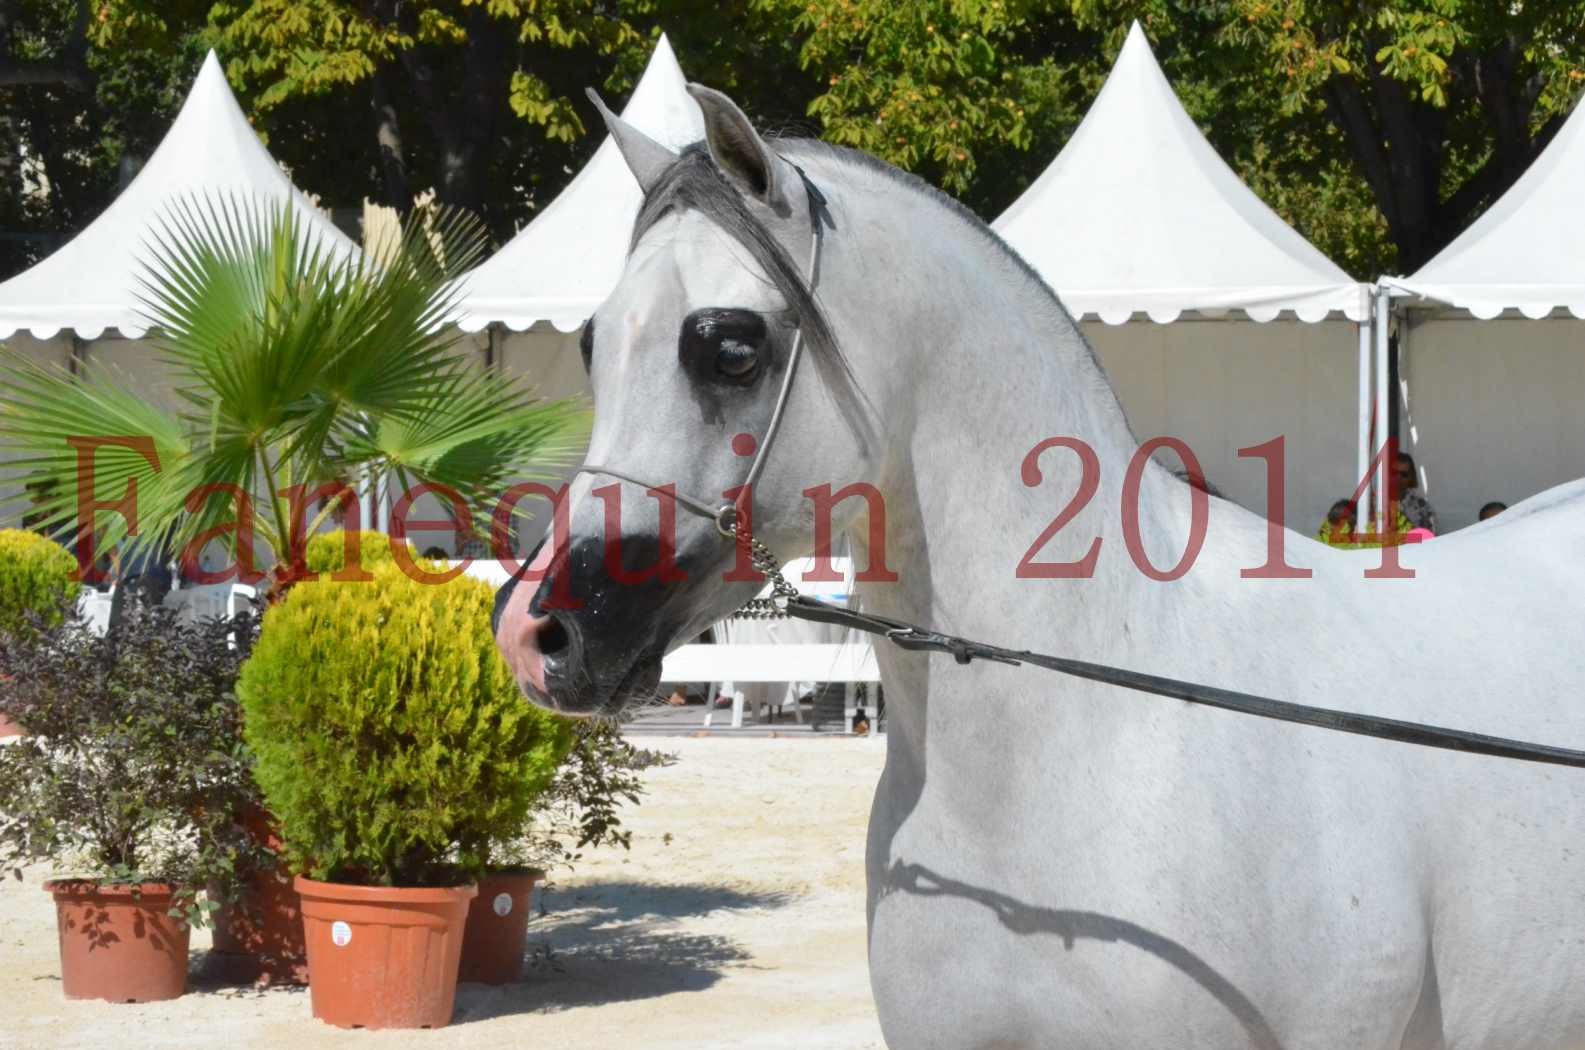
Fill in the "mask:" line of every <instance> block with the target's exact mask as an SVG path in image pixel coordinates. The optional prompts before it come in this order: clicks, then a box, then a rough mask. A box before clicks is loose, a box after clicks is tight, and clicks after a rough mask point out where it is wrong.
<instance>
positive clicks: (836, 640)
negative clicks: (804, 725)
mask: <svg viewBox="0 0 1585 1050" xmlns="http://www.w3.org/2000/svg"><path fill="white" fill-rule="evenodd" d="M814 563H815V560H814V559H813V558H812V557H811V558H799V559H796V560H794V561H791V562H788V563H787V566H786V567H785V568H784V569H783V575H784V576H786V577H787V580H788V582H789V583H791V584H792V585H793V586H794V587H796V588H798V591H799V593H800V594H804V595H808V596H810V597H815V598H819V599H821V600H822V601H827V602H831V603H832V604H835V605H842V606H844V607H851V606H852V605H853V604H854V602H855V599H854V596H853V593H852V591H853V576H854V571H855V570H854V567H853V560H852V559H851V558H847V557H834V558H832V559H831V564H832V568H833V569H834V570H835V572H836V575H837V576H839V577H840V579H838V580H829V581H827V580H805V579H804V574H805V572H806V571H808V570H810V569H812V568H813V567H814ZM760 593H761V596H764V595H768V594H769V593H770V587H769V585H768V584H767V585H766V588H765V590H763V591H761V592H760ZM715 636H716V643H717V644H714V645H698V644H696V645H684V646H682V647H680V648H678V649H676V650H674V651H673V652H672V653H671V654H669V655H668V656H667V657H666V662H665V663H664V664H663V665H662V668H661V680H662V681H665V682H710V683H711V686H710V690H709V696H708V697H707V698H706V703H707V705H708V706H707V707H706V710H705V717H704V725H705V727H706V728H708V727H709V726H711V725H712V724H713V723H714V720H715V697H716V695H717V693H718V692H719V693H721V694H724V695H726V696H730V697H731V698H732V728H734V729H737V728H740V727H741V726H742V725H743V709H744V706H745V702H746V696H745V694H744V692H743V690H741V689H739V688H738V687H739V686H740V685H747V684H758V683H780V682H785V683H787V687H786V693H785V694H784V696H783V697H782V699H781V702H780V703H779V704H777V705H776V706H777V707H785V706H786V705H787V704H789V703H791V704H792V706H793V713H794V718H795V719H796V720H797V721H798V722H800V723H801V722H802V721H803V713H802V711H801V710H800V708H799V706H798V697H799V693H800V692H801V686H802V685H803V683H819V682H842V683H844V685H845V686H846V687H847V688H846V696H845V699H844V702H843V720H844V725H845V729H846V731H847V732H850V733H851V732H852V731H853V719H854V716H855V715H856V714H857V712H858V709H859V705H858V702H857V693H858V690H857V686H858V684H859V683H879V681H880V672H879V669H878V668H877V665H876V663H875V654H874V649H873V647H872V645H871V644H870V641H869V639H868V637H867V636H865V635H863V634H861V633H859V632H857V631H847V630H843V629H842V628H834V627H830V626H827V625H824V624H810V623H807V622H805V621H790V620H773V621H757V620H740V619H730V620H726V621H724V622H722V623H720V624H717V625H716V627H715ZM871 696H872V697H873V693H872V694H871ZM757 706H761V708H763V705H757ZM864 708H865V710H866V711H867V712H868V713H869V715H870V724H871V725H875V724H877V719H876V717H875V715H876V704H875V701H874V700H873V699H870V700H869V701H868V702H867V703H865V705H864ZM762 713H763V709H761V710H760V711H757V712H756V717H758V716H759V715H761V714H762Z"/></svg>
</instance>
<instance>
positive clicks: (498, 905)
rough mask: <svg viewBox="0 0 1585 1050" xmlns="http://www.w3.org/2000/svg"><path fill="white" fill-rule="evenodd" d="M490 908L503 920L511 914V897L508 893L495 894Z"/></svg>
mask: <svg viewBox="0 0 1585 1050" xmlns="http://www.w3.org/2000/svg"><path fill="white" fill-rule="evenodd" d="M490 906H491V907H492V908H494V909H495V914H497V915H500V916H502V917H503V918H504V917H505V916H507V915H510V914H512V895H511V894H510V893H497V894H496V895H495V900H494V901H493V902H492V903H491V905H490Z"/></svg>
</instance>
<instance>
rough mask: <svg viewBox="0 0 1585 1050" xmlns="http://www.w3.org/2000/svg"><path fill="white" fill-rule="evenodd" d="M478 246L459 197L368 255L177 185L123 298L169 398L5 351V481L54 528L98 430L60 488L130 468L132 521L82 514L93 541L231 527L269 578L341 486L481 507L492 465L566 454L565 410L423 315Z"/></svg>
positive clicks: (96, 369) (517, 471)
mask: <svg viewBox="0 0 1585 1050" xmlns="http://www.w3.org/2000/svg"><path fill="white" fill-rule="evenodd" d="M483 245H484V238H483V236H482V234H481V232H480V228H479V227H478V225H477V224H476V223H474V222H473V221H472V220H470V219H468V218H466V217H465V216H464V215H463V214H462V213H459V212H446V211H434V212H429V213H427V214H423V215H422V216H421V217H419V218H416V219H415V220H413V221H409V222H408V223H407V224H406V226H405V228H404V229H403V230H402V232H401V235H400V236H397V237H392V238H388V239H386V241H385V242H384V243H383V245H382V248H381V250H379V251H378V252H377V257H374V256H370V255H366V254H354V255H352V256H351V257H347V256H346V255H345V254H344V253H337V252H335V251H333V250H331V249H329V248H327V246H326V245H325V244H324V243H323V242H322V241H321V240H319V239H317V238H314V237H313V236H312V235H311V234H310V233H309V232H308V231H307V230H306V229H305V228H304V226H303V225H302V222H301V220H300V219H299V218H298V216H297V214H296V213H295V212H294V210H293V209H292V208H290V207H289V206H287V205H285V204H284V203H282V204H278V205H273V206H261V205H254V204H249V203H245V202H241V201H238V200H234V199H228V200H221V201H218V202H217V201H213V200H203V201H197V200H188V201H184V202H181V203H180V204H178V205H176V206H173V207H172V208H171V210H170V211H169V213H168V216H167V219H166V220H165V221H164V222H163V223H162V225H161V228H160V229H159V230H158V231H157V232H156V234H155V236H154V237H153V239H152V241H151V243H150V246H149V249H150V250H149V258H148V260H147V262H146V263H145V267H144V271H145V272H144V278H143V284H144V292H143V296H142V300H143V310H144V313H145V314H146V316H147V317H148V320H149V322H150V323H151V325H152V326H154V329H155V331H156V332H157V333H158V334H157V336H156V340H157V347H158V350H157V353H158V355H159V357H160V358H161V360H162V362H163V363H164V365H165V366H166V370H167V372H168V373H169V374H170V375H171V376H172V377H173V378H174V386H175V390H176V394H177V396H178V398H179V399H180V402H181V405H182V406H183V407H182V408H181V409H180V410H178V411H176V412H174V413H173V412H171V411H169V410H167V409H165V408H162V407H160V406H158V405H157V404H155V403H154V402H152V401H150V400H148V399H147V398H145V397H142V396H139V395H138V394H137V393H135V392H134V391H133V390H132V389H131V384H129V383H128V380H127V377H125V376H123V375H121V374H120V373H118V372H117V371H116V370H115V369H113V368H111V367H108V366H105V365H102V364H94V363H89V364H88V366H87V367H86V368H85V369H84V370H83V371H82V374H80V375H75V376H74V375H70V374H68V373H67V372H66V371H64V370H62V369H58V368H51V367H44V366H40V365H37V364H35V363H32V362H30V361H28V360H27V359H25V358H23V357H21V356H20V355H16V354H12V353H9V352H7V353H5V354H4V355H3V356H0V451H3V452H6V453H9V458H10V459H11V462H10V463H9V464H8V468H9V469H10V471H12V472H13V473H14V474H15V475H20V477H13V478H12V479H11V480H13V481H17V480H22V481H27V482H31V483H33V484H32V492H33V493H34V499H35V500H36V506H34V507H33V511H34V514H35V516H36V519H37V520H38V521H39V522H40V523H41V525H40V527H41V528H42V529H43V530H44V531H53V532H56V533H58V534H64V535H75V534H76V533H77V531H78V530H79V528H81V527H82V525H83V524H84V523H79V522H78V521H77V508H78V498H79V489H80V487H84V486H80V480H79V476H78V469H79V452H80V448H81V446H82V444H83V442H82V439H83V438H85V437H86V438H89V439H99V440H97V441H95V444H97V446H98V447H97V448H95V449H94V456H93V466H94V471H93V475H92V479H91V485H92V488H93V491H92V492H83V493H82V494H83V495H85V496H88V497H90V498H92V499H94V500H98V501H113V500H119V499H121V498H122V497H123V495H125V494H126V493H127V492H128V491H129V489H128V485H129V484H133V485H135V486H136V488H135V492H136V497H137V503H136V511H137V533H136V535H133V534H132V533H131V531H130V529H129V522H128V521H127V520H126V518H125V517H123V516H121V515H117V514H104V515H101V516H100V520H99V521H97V522H95V523H92V527H95V528H96V529H97V532H96V537H97V539H98V543H99V545H100V546H101V547H102V548H103V549H110V548H112V547H117V546H118V545H119V550H120V551H121V553H122V555H123V556H125V555H126V554H129V553H136V552H137V551H138V550H140V549H142V548H145V547H149V546H151V545H155V546H158V547H159V548H161V549H169V550H178V551H179V550H184V549H187V548H188V545H189V544H192V543H194V542H195V541H200V542H201V541H202V540H204V539H205V538H210V537H212V538H219V539H222V540H224V541H225V542H226V543H227V545H228V546H229V547H230V549H231V550H232V551H233V553H237V552H238V547H239V537H241V536H242V535H243V534H244V533H245V531H247V529H251V531H252V532H253V533H254V543H255V544H256V545H257V546H258V547H262V548H264V551H263V552H261V553H265V554H266V555H267V556H268V557H271V558H273V561H274V568H273V570H272V577H273V583H274V585H275V586H276V587H277V588H279V587H281V586H284V585H286V584H289V583H290V581H291V580H292V578H293V575H294V572H293V566H299V565H300V550H301V546H302V544H303V542H304V541H305V539H306V536H308V535H311V534H312V533H313V532H315V531H316V530H317V529H318V528H319V526H320V525H322V524H323V523H324V521H325V520H326V518H328V517H329V516H330V515H331V514H332V513H334V512H335V510H336V509H337V507H338V505H340V504H341V503H342V498H341V497H339V496H333V495H332V493H335V492H336V491H337V486H338V485H341V484H359V483H363V484H370V483H379V482H380V481H381V480H382V479H383V480H385V481H387V482H389V483H391V484H394V485H395V486H398V487H400V488H406V487H408V486H411V485H412V484H414V483H415V482H428V483H431V484H435V485H444V486H447V487H449V488H450V489H452V490H454V491H455V492H456V493H458V494H459V495H460V497H461V499H462V500H463V502H464V504H465V505H466V506H467V507H468V509H469V511H470V513H472V514H473V515H474V520H475V521H476V522H482V521H487V520H488V509H489V505H490V502H491V500H492V499H494V498H495V497H496V496H497V495H498V493H499V491H500V488H501V487H502V486H503V485H504V484H505V483H506V482H507V481H508V480H509V479H511V478H514V477H530V478H532V477H536V476H540V477H543V476H544V473H543V472H544V471H545V468H547V467H551V466H553V465H556V464H559V463H562V462H565V461H566V460H567V458H568V457H569V456H570V455H571V454H572V453H573V452H574V451H575V450H576V448H577V447H578V445H579V443H580V442H581V440H582V438H583V437H584V434H585V432H586V427H587V411H586V410H585V408H584V407H583V406H582V405H581V404H579V403H578V402H577V401H574V400H568V401H555V402H544V401H540V400H538V399H537V398H535V397H534V395H533V394H532V392H531V391H530V390H529V389H528V388H527V387H525V386H524V385H522V384H521V383H519V382H516V381H514V380H511V379H509V378H507V377H505V376H503V375H502V374H500V373H498V372H495V371H491V370H485V369H479V368H476V367H472V366H470V364H469V363H468V361H467V359H466V357H465V356H462V355H459V354H458V352H457V348H456V345H455V344H456V341H457V339H458V336H457V334H456V333H455V329H452V330H451V331H449V332H448V331H447V330H446V326H445V325H444V321H445V319H446V318H447V316H448V315H449V313H450V311H451V309H452V307H453V305H454V296H455V292H454V291H453V290H452V289H454V287H455V285H454V283H453V282H452V278H453V277H454V276H455V275H457V274H458V273H460V272H462V271H463V270H465V269H467V268H468V267H469V266H471V265H472V264H473V263H475V262H476V261H477V260H478V257H479V255H480V253H481V251H482V248H483ZM106 438H112V439H116V441H115V443H108V442H105V441H103V439H106ZM128 439H135V440H128ZM83 480H84V481H86V480H87V479H83ZM327 486H328V487H327ZM343 491H345V490H343ZM315 492H318V493H319V494H320V498H318V499H317V500H316V499H312V498H311V496H312V494H313V493H315ZM39 493H43V494H44V495H43V496H42V497H40V496H39V495H37V494H39ZM247 519H251V522H249V521H248V520H247ZM239 523H241V524H243V525H244V526H246V527H247V528H245V529H243V530H239V529H238V527H237V526H238V524H239ZM252 553H253V552H252V551H247V552H243V553H242V554H241V555H240V557H243V558H247V557H250V556H251V555H252ZM243 564H245V565H246V564H247V562H245V561H244V563H243Z"/></svg>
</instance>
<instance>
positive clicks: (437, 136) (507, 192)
mask: <svg viewBox="0 0 1585 1050" xmlns="http://www.w3.org/2000/svg"><path fill="white" fill-rule="evenodd" d="M211 18H212V20H213V21H214V22H215V24H216V25H217V26H220V27H222V44H223V47H224V48H225V53H226V55H227V57H228V59H229V72H230V75H231V77H232V79H233V81H234V82H235V83H237V84H239V85H241V86H242V87H243V88H244V89H245V90H246V91H247V92H248V93H249V94H251V95H252V97H253V107H254V112H255V114H256V116H257V117H258V118H259V119H260V120H261V122H263V123H265V124H267V125H268V124H270V123H271V122H272V121H273V120H274V119H275V117H276V116H277V115H278V114H280V115H283V116H289V112H290V110H291V109H292V108H294V107H300V104H301V103H303V102H305V101H307V100H314V101H316V102H317V103H318V104H317V105H314V106H312V107H311V108H310V109H309V111H310V112H312V113H313V114H315V115H318V114H322V113H325V112H326V111H328V110H330V109H332V108H335V107H345V108H349V109H352V110H354V111H356V112H359V113H361V114H363V119H362V120H360V121H359V122H358V123H359V124H361V126H362V133H361V134H359V135H357V136H356V137H354V138H352V139H351V140H350V141H349V142H348V143H347V144H346V146H350V148H351V151H352V154H351V155H352V156H354V157H358V158H360V159H361V162H362V163H363V164H364V165H365V167H366V170H365V172H362V173H360V174H361V175H362V177H361V178H360V179H359V182H360V183H361V184H362V185H363V186H365V187H371V188H372V186H373V185H378V186H380V187H381V189H382V192H380V193H379V194H378V196H379V197H380V198H381V199H383V200H384V202H385V203H387V204H390V205H392V206H395V207H397V208H400V209H404V210H405V209H406V208H407V207H408V206H409V205H410V204H411V202H412V199H413V196H414V193H415V192H418V191H422V190H425V189H428V188H434V189H435V190H436V192H437V193H438V194H439V199H440V200H441V201H442V202H444V203H446V204H451V205H456V206H459V207H463V208H467V209H468V210H470V211H472V212H474V213H475V214H477V215H480V216H481V217H483V218H484V220H485V221H486V222H487V223H488V224H489V225H490V226H491V228H492V230H494V232H495V233H496V234H497V235H498V236H500V237H504V236H506V235H507V234H509V233H510V232H511V229H512V227H513V225H514V224H515V223H517V222H520V221H521V220H522V219H523V218H524V217H525V212H526V209H525V207H524V205H525V203H527V201H528V200H538V201H541V202H542V201H543V200H548V199H549V196H550V195H551V193H553V192H554V190H555V189H559V188H560V186H561V184H562V182H563V177H562V175H561V172H562V169H563V168H564V167H565V166H567V165H568V164H570V163H573V162H574V161H575V160H576V159H581V157H582V156H584V155H586V151H585V150H584V149H582V148H581V147H582V146H583V141H584V139H585V137H586V136H585V131H586V128H585V125H584V121H583V119H582V117H581V115H580V112H579V108H578V106H577V105H576V104H575V103H574V101H573V99H574V98H575V97H576V98H578V99H580V100H581V99H582V88H583V87H584V86H585V85H587V84H590V83H596V82H599V81H600V80H601V79H603V75H604V74H605V73H607V72H609V71H610V70H611V68H612V66H613V65H614V63H615V62H616V60H617V59H618V58H619V57H620V56H621V55H622V54H623V52H624V51H626V50H628V49H636V50H645V49H646V48H645V47H644V46H643V45H644V41H642V40H641V39H640V37H639V35H638V32H637V31H636V30H635V29H634V27H633V26H632V25H630V24H629V23H628V22H627V21H626V20H625V19H624V18H622V17H621V15H620V13H619V12H618V11H617V9H616V7H614V6H613V5H610V4H605V3H596V2H592V0H550V2H531V0H490V2H488V3H486V2H483V0H405V2H400V3H398V2H396V0H373V2H361V0H360V2H356V3H354V2H348V0H229V2H221V3H217V4H215V5H214V7H213V8H212V9H211ZM273 144H275V145H277V146H278V147H279V148H282V150H283V153H284V154H286V155H290V159H293V160H296V159H298V158H297V156H296V154H297V152H298V151H296V150H295V149H293V148H292V147H291V145H290V144H289V143H287V142H286V141H285V139H284V137H283V136H281V135H279V134H277V135H276V136H275V142H274V143H273ZM346 146H344V147H343V149H342V150H339V151H337V158H336V161H335V162H334V163H336V164H337V165H345V163H346V159H347V157H348V151H347V148H346ZM303 159H304V160H305V161H306V162H308V163H312V160H311V159H310V158H307V157H304V158H303ZM324 163H325V158H323V157H321V158H320V159H319V163H318V165H316V166H319V167H323V165H324ZM294 166H296V165H294ZM338 170H340V171H343V172H344V171H345V168H344V167H340V168H338ZM375 172H377V173H378V175H377V179H376V178H371V177H370V176H371V175H374V173H375ZM546 175H548V176H549V177H550V179H551V181H552V188H550V190H549V192H547V193H540V192H538V186H537V183H538V182H539V180H540V179H541V178H543V177H544V176H546ZM307 181H308V182H309V183H310V184H312V183H313V182H314V181H315V180H314V179H313V178H309V179H308V180H307ZM327 184H329V185H333V184H334V183H333V182H329V180H327Z"/></svg>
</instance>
